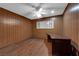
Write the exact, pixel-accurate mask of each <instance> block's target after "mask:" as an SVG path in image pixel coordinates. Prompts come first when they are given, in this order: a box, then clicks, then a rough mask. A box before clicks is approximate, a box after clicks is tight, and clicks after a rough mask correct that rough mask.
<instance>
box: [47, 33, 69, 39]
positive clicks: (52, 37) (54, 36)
mask: <svg viewBox="0 0 79 59" xmlns="http://www.w3.org/2000/svg"><path fill="white" fill-rule="evenodd" d="M48 35H50V37H51V39H70V38H68V37H67V36H63V35H56V34H53V35H51V34H48Z"/></svg>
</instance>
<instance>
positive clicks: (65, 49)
mask: <svg viewBox="0 0 79 59" xmlns="http://www.w3.org/2000/svg"><path fill="white" fill-rule="evenodd" d="M48 42H51V43H52V53H53V55H56V56H70V55H72V48H71V41H70V39H69V38H67V37H65V36H59V35H54V36H53V35H49V34H48Z"/></svg>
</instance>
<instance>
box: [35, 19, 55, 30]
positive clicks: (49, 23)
mask: <svg viewBox="0 0 79 59" xmlns="http://www.w3.org/2000/svg"><path fill="white" fill-rule="evenodd" d="M36 28H37V29H53V28H54V18H53V19H49V20H45V21H37V23H36Z"/></svg>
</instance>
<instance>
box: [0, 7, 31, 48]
mask: <svg viewBox="0 0 79 59" xmlns="http://www.w3.org/2000/svg"><path fill="white" fill-rule="evenodd" d="M31 36H32V26H31V22H30V20H28V19H27V18H24V17H22V16H19V15H17V14H15V13H12V12H9V11H7V10H5V9H3V8H0V48H1V47H4V46H7V45H9V44H12V43H15V42H19V41H21V40H25V39H28V38H30V37H31Z"/></svg>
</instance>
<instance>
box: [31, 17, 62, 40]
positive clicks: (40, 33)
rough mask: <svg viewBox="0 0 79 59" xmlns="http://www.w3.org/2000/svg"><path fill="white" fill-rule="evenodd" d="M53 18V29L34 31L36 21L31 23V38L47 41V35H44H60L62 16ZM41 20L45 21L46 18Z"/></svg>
mask: <svg viewBox="0 0 79 59" xmlns="http://www.w3.org/2000/svg"><path fill="white" fill-rule="evenodd" d="M52 18H53V17H52ZM54 18H55V24H54V29H36V22H37V21H36V20H34V21H32V25H33V37H36V38H43V39H47V35H46V34H47V33H50V34H59V35H62V32H63V28H62V27H63V19H62V16H57V17H54ZM43 20H47V18H46V19H43ZM43 20H40V21H43ZM48 20H49V18H48Z"/></svg>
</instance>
